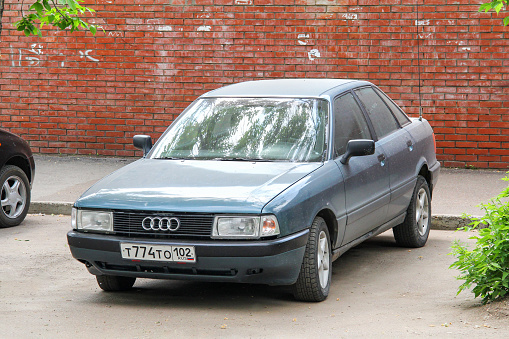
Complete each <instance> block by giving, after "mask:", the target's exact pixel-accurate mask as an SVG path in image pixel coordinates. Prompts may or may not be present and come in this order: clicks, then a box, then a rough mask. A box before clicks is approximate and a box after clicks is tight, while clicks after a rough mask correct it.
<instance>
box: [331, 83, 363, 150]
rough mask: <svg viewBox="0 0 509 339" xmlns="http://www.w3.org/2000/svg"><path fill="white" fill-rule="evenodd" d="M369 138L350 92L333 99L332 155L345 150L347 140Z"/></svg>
mask: <svg viewBox="0 0 509 339" xmlns="http://www.w3.org/2000/svg"><path fill="white" fill-rule="evenodd" d="M355 139H371V134H370V132H369V127H368V124H367V123H366V119H365V118H364V114H363V113H362V110H361V108H360V107H359V105H358V104H357V102H356V101H355V99H354V97H353V95H352V94H351V93H348V94H345V95H343V96H341V97H339V98H338V99H336V100H335V101H334V156H340V155H341V154H343V153H345V152H346V145H347V144H348V141H350V140H355Z"/></svg>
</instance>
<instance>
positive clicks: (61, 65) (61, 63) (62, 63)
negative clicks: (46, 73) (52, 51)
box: [58, 53, 65, 67]
mask: <svg viewBox="0 0 509 339" xmlns="http://www.w3.org/2000/svg"><path fill="white" fill-rule="evenodd" d="M58 55H61V56H64V55H63V54H62V53H58ZM64 64H65V63H64V61H62V62H60V67H64Z"/></svg>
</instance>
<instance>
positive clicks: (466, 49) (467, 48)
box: [461, 47, 472, 51]
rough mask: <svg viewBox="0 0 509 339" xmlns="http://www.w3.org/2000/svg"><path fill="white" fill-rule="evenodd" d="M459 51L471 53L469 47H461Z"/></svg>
mask: <svg viewBox="0 0 509 339" xmlns="http://www.w3.org/2000/svg"><path fill="white" fill-rule="evenodd" d="M461 49H462V50H464V51H471V50H472V48H470V47H462V48H461Z"/></svg>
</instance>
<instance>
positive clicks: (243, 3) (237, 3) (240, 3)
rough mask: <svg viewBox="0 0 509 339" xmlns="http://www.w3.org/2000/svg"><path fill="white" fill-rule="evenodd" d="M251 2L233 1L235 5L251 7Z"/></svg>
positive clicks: (247, 0) (249, 0)
mask: <svg viewBox="0 0 509 339" xmlns="http://www.w3.org/2000/svg"><path fill="white" fill-rule="evenodd" d="M252 4H253V0H235V5H252Z"/></svg>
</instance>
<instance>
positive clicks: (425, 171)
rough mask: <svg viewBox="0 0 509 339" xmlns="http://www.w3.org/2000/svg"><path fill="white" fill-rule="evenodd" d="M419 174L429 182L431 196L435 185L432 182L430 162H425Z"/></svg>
mask: <svg viewBox="0 0 509 339" xmlns="http://www.w3.org/2000/svg"><path fill="white" fill-rule="evenodd" d="M418 175H420V176H422V177H424V179H426V183H427V184H428V187H429V194H430V196H431V195H433V187H432V183H431V172H430V171H429V169H428V164H426V163H424V164H422V165H421V168H420V170H419V174H418Z"/></svg>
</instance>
